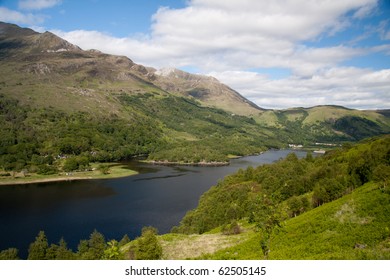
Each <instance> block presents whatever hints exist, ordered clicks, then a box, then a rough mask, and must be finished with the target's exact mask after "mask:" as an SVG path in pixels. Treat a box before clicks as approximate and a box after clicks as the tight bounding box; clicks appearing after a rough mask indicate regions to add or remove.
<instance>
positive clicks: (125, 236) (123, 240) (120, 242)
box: [119, 234, 131, 247]
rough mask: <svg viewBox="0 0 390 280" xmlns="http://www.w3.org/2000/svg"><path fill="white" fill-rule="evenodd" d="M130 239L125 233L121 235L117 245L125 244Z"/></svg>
mask: <svg viewBox="0 0 390 280" xmlns="http://www.w3.org/2000/svg"><path fill="white" fill-rule="evenodd" d="M130 241H131V240H130V238H129V236H128V235H127V234H125V235H123V237H122V239H121V241H119V247H122V246H124V245H126V244H127V243H129V242H130Z"/></svg>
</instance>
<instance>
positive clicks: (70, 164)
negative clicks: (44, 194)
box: [0, 96, 163, 174]
mask: <svg viewBox="0 0 390 280" xmlns="http://www.w3.org/2000/svg"><path fill="white" fill-rule="evenodd" d="M0 123H1V124H2V125H1V127H0V169H3V170H5V171H22V170H26V171H30V172H37V173H40V174H52V173H56V172H58V171H59V170H61V169H62V170H64V171H73V170H82V169H86V168H88V166H89V162H90V161H95V162H107V161H119V160H122V159H128V158H131V157H133V156H137V155H144V154H149V153H151V152H153V151H154V150H155V149H158V148H159V147H160V146H162V142H163V140H162V139H163V137H161V135H162V133H163V132H162V129H161V127H160V125H159V124H158V123H157V122H156V121H154V120H152V119H150V118H148V117H144V116H141V115H137V114H134V119H132V120H124V119H122V118H119V117H117V116H115V115H111V116H109V117H106V118H103V117H95V116H91V115H88V114H87V113H82V112H79V113H65V112H62V111H59V110H55V109H53V108H45V109H36V108H30V107H29V106H25V105H21V104H19V102H18V101H17V100H13V99H10V98H7V97H5V96H0ZM65 158H66V159H67V160H66V161H65V162H64V161H63V159H65ZM59 159H62V160H59Z"/></svg>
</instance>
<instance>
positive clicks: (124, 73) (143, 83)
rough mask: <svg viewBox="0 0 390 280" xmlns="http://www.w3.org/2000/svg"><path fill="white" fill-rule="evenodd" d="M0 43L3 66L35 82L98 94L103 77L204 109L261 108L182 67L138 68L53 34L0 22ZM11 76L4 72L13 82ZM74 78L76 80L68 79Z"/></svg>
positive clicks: (126, 88)
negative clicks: (194, 102) (190, 100)
mask: <svg viewBox="0 0 390 280" xmlns="http://www.w3.org/2000/svg"><path fill="white" fill-rule="evenodd" d="M0 41H1V45H0V58H1V59H2V62H3V63H12V62H18V65H17V68H18V69H17V70H18V71H22V72H24V73H25V74H33V76H31V75H29V77H28V78H31V79H32V80H34V79H38V80H40V81H49V82H53V81H55V82H56V83H61V82H62V80H64V82H65V84H67V86H68V87H69V86H70V84H72V86H73V87H74V86H81V87H85V88H87V89H86V90H87V91H88V90H97V88H96V82H97V79H98V80H99V84H100V85H103V84H104V86H105V87H106V88H109V89H110V90H111V92H112V91H114V90H119V91H120V92H127V93H146V92H149V90H156V91H159V92H161V93H162V92H164V91H166V92H169V93H172V94H176V95H178V96H184V97H188V98H193V99H195V100H198V101H199V102H200V103H201V104H202V105H203V106H208V107H216V108H221V109H224V110H227V111H229V112H232V113H235V114H239V115H249V114H255V113H257V111H258V110H259V109H260V108H259V107H257V106H256V105H255V104H253V103H252V102H250V101H248V100H247V99H245V98H244V97H242V96H241V95H240V94H239V93H237V92H236V91H234V90H232V89H230V88H229V87H227V86H226V85H224V84H222V83H220V82H219V81H218V80H216V79H215V78H212V77H207V76H202V75H194V74H190V73H186V72H183V71H180V70H177V69H173V70H169V71H167V70H166V69H163V70H156V69H153V68H150V67H144V66H142V65H139V64H136V63H134V62H133V61H131V60H130V59H129V58H127V57H124V56H114V55H107V54H103V53H101V52H100V51H97V50H89V51H83V50H81V49H80V48H79V47H77V46H75V45H72V44H70V43H69V42H67V41H65V40H63V39H61V38H59V37H57V36H56V35H54V34H52V33H50V32H45V33H42V34H40V33H37V32H34V31H33V30H31V29H27V28H19V27H18V26H16V25H11V24H7V23H0ZM9 70H10V72H12V71H14V70H16V69H15V68H11V67H10V68H9ZM10 72H8V73H7V72H5V73H4V74H6V75H7V76H8V77H10V78H14V77H12V76H11V73H10ZM59 75H61V77H59ZM69 77H70V78H71V79H72V81H69V80H68V79H67V78H69ZM72 90H73V91H77V89H76V90H75V89H74V88H72ZM106 90H107V89H106ZM68 91H69V89H68ZM90 101H92V102H93V100H90ZM54 105H55V104H54ZM91 106H93V104H91ZM77 109H80V108H77Z"/></svg>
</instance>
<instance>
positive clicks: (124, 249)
mask: <svg viewBox="0 0 390 280" xmlns="http://www.w3.org/2000/svg"><path fill="white" fill-rule="evenodd" d="M389 183H390V137H389V136H384V137H381V138H375V139H371V140H364V141H363V142H361V143H360V144H357V145H354V146H344V147H342V148H339V149H335V150H333V151H330V152H328V153H327V154H325V155H324V156H321V157H316V158H314V157H312V156H311V154H310V153H309V154H308V155H307V157H306V158H303V159H298V158H297V157H296V156H295V155H294V154H290V155H289V156H288V157H287V158H286V159H283V160H280V161H278V162H276V163H274V164H265V165H262V166H258V167H256V168H253V167H249V168H247V169H246V170H240V171H238V172H237V173H235V174H232V175H229V176H227V177H226V178H224V179H223V180H221V181H220V182H219V183H218V184H217V185H216V186H214V187H212V188H211V189H210V190H209V191H208V192H206V193H205V194H204V195H203V196H202V197H201V199H200V201H199V205H198V207H197V208H196V209H194V210H191V211H189V212H188V213H187V215H186V216H185V217H184V218H183V220H182V221H181V223H180V225H179V226H178V227H174V228H173V229H172V233H169V234H165V235H161V236H159V235H157V231H156V230H155V229H153V228H144V229H143V231H142V235H141V236H140V237H139V238H137V239H135V240H132V241H131V240H129V238H128V237H127V236H124V238H123V239H122V240H121V241H119V242H118V241H116V240H111V241H108V242H107V241H106V240H104V237H103V236H102V235H101V234H99V233H98V232H96V231H95V232H94V233H92V234H91V236H90V240H83V241H80V244H79V246H78V251H77V252H72V251H71V250H69V249H68V248H67V247H66V242H65V241H64V240H60V242H59V243H58V244H51V245H49V244H47V238H46V237H45V236H44V233H43V232H41V233H39V234H38V236H37V239H36V240H35V241H34V242H33V243H32V244H31V245H30V249H29V258H30V259H33V258H43V259H62V258H72V259H264V258H265V259H390V186H389ZM96 236H97V237H99V238H97V237H96ZM95 239H98V240H99V241H96V240H95ZM42 240H43V241H42ZM45 240H46V241H45ZM40 242H43V243H42V244H44V245H40V246H38V245H36V244H37V243H40ZM34 244H35V245H34ZM34 248H44V249H36V250H35V249H34ZM39 250H43V251H44V253H42V252H41V251H39ZM36 251H39V253H38V252H36ZM33 252H34V254H33ZM53 252H54V253H53ZM17 254H18V251H17V249H15V248H10V249H8V250H4V251H2V252H1V253H0V258H2V259H13V258H18V255H17ZM63 254H64V255H63Z"/></svg>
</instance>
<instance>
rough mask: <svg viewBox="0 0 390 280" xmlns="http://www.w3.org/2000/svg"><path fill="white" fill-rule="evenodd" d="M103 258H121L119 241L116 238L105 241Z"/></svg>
mask: <svg viewBox="0 0 390 280" xmlns="http://www.w3.org/2000/svg"><path fill="white" fill-rule="evenodd" d="M103 259H105V260H123V253H122V252H121V251H120V248H119V243H118V241H116V240H111V241H108V242H107V249H106V250H104V256H103Z"/></svg>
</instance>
